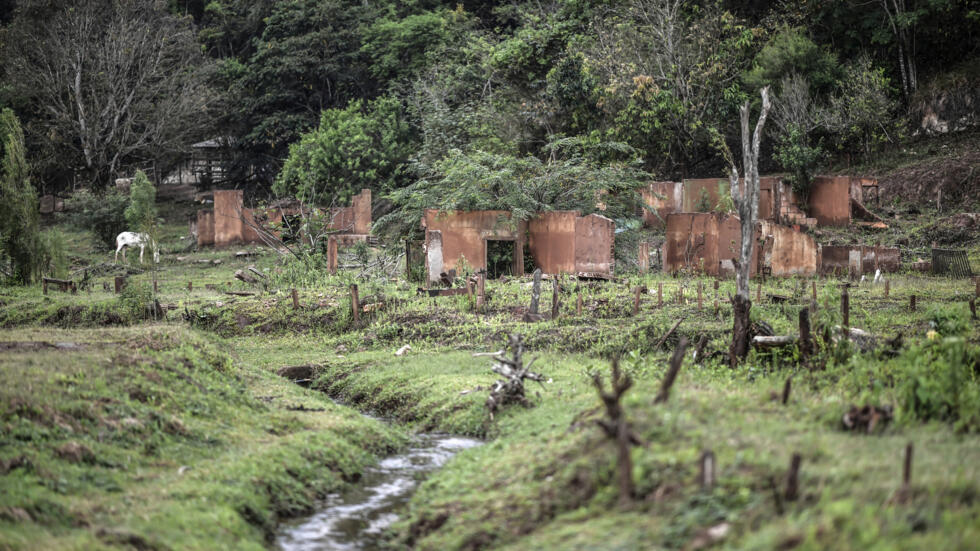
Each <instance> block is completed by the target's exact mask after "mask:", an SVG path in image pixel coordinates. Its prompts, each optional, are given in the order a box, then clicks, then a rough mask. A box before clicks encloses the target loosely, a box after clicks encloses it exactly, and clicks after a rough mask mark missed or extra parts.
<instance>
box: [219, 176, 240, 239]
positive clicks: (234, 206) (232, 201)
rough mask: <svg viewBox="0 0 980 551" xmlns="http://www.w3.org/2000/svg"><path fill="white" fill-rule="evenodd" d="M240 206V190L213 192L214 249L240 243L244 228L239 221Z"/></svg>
mask: <svg viewBox="0 0 980 551" xmlns="http://www.w3.org/2000/svg"><path fill="white" fill-rule="evenodd" d="M242 205H243V200H242V191H241V190H238V189H229V190H220V191H215V192H214V245H215V246H216V247H223V246H226V245H231V244H233V243H241V241H242V230H243V228H244V224H243V223H242V219H241V212H242Z"/></svg>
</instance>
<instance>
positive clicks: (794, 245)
mask: <svg viewBox="0 0 980 551" xmlns="http://www.w3.org/2000/svg"><path fill="white" fill-rule="evenodd" d="M760 232H761V235H765V236H772V247H771V254H770V255H769V256H768V258H766V263H767V264H769V266H770V267H771V268H772V275H774V276H792V275H802V276H812V275H815V274H816V273H817V269H818V265H817V257H818V250H819V246H818V245H817V242H816V241H814V239H813V237H810V236H809V235H807V234H805V233H802V232H799V231H797V230H796V229H794V228H792V227H790V226H783V225H781V224H774V223H772V222H762V223H760Z"/></svg>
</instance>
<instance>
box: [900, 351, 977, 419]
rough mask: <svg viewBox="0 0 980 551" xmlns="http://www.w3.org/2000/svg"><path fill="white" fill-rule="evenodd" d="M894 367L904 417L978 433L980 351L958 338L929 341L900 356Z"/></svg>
mask: <svg viewBox="0 0 980 551" xmlns="http://www.w3.org/2000/svg"><path fill="white" fill-rule="evenodd" d="M896 368H897V369H896V370H895V372H894V373H893V375H894V376H895V377H896V378H897V380H898V384H897V389H898V390H899V396H900V398H901V405H902V410H903V412H904V414H906V415H909V416H910V417H913V418H916V419H920V420H923V421H929V420H937V421H945V422H949V423H952V424H953V425H954V426H955V428H956V430H958V431H962V432H978V431H980V349H978V348H977V347H974V346H970V345H968V344H967V343H966V341H964V340H963V339H960V338H950V339H945V340H942V341H930V342H928V343H926V344H925V345H923V346H921V347H917V348H913V349H911V350H909V352H908V353H906V354H904V355H902V356H901V357H900V361H899V362H898V364H897V365H896Z"/></svg>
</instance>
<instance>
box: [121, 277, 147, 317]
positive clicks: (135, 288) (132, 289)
mask: <svg viewBox="0 0 980 551" xmlns="http://www.w3.org/2000/svg"><path fill="white" fill-rule="evenodd" d="M116 300H117V301H118V302H119V306H120V307H121V309H122V310H123V313H124V314H125V315H126V316H128V318H129V319H130V321H136V320H141V319H145V318H146V313H147V307H148V306H149V305H150V303H152V302H153V289H151V288H150V286H149V284H147V283H146V282H142V281H130V282H129V283H128V284H127V285H126V287H125V288H124V289H123V290H122V292H121V293H119V297H118V298H117V299H116Z"/></svg>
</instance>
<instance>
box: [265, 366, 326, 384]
mask: <svg viewBox="0 0 980 551" xmlns="http://www.w3.org/2000/svg"><path fill="white" fill-rule="evenodd" d="M320 367H322V366H319V365H314V364H308V365H287V366H285V367H280V368H279V369H278V370H277V371H276V375H279V376H280V377H284V378H286V379H289V380H291V381H303V380H309V379H312V378H313V375H314V374H315V373H316V371H317V370H318V369H320Z"/></svg>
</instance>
